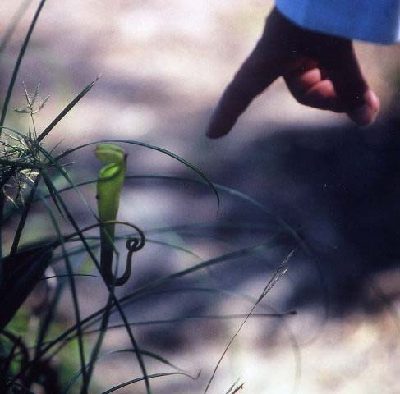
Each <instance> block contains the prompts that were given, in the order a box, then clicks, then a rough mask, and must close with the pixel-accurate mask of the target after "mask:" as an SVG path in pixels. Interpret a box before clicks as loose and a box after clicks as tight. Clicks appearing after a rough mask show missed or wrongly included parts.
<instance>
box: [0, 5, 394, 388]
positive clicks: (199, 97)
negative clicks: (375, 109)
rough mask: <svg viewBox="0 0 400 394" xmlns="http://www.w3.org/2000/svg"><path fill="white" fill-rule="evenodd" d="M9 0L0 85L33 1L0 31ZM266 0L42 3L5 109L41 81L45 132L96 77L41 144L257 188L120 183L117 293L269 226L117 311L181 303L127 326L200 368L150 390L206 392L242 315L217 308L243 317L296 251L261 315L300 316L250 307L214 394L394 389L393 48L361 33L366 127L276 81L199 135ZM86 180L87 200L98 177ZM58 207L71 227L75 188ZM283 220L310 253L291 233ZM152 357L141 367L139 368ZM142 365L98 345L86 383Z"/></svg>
mask: <svg viewBox="0 0 400 394" xmlns="http://www.w3.org/2000/svg"><path fill="white" fill-rule="evenodd" d="M21 5H22V6H24V10H25V11H24V13H23V15H22V17H21V19H20V21H19V23H18V24H17V26H16V30H15V32H14V33H13V35H12V37H11V40H10V43H9V45H8V46H7V48H6V49H5V50H4V52H3V53H1V61H0V75H1V79H0V89H1V92H2V93H1V96H2V97H4V92H5V90H6V88H7V84H8V81H9V77H10V74H11V70H12V67H13V65H14V63H15V58H16V55H17V53H18V51H19V48H20V45H21V42H22V40H23V37H24V36H25V34H26V31H27V28H28V26H29V23H30V21H31V19H32V15H33V13H34V10H35V8H36V7H37V2H36V1H22V0H21V1H14V0H13V1H11V0H3V1H2V2H1V4H0V16H1V20H2V23H1V26H0V32H1V33H2V34H3V33H4V32H5V29H6V27H7V23H8V22H10V21H12V20H13V18H15V17H16V16H18V15H19V9H20V7H21ZM271 7H272V1H268V0H246V1H245V0H234V1H232V0H203V1H199V2H194V1H188V0H169V1H161V0H146V1H140V0H114V1H112V2H110V1H104V0H86V1H80V0H65V1H64V2H62V3H60V2H56V1H51V0H49V1H48V3H47V4H46V5H45V9H44V10H43V13H42V15H41V17H40V21H39V23H38V25H37V27H36V29H35V32H34V35H33V37H32V42H31V44H30V47H29V48H28V50H27V53H26V56H25V58H24V61H23V64H22V69H21V72H20V76H19V79H18V81H17V85H16V89H15V93H14V95H13V99H12V107H14V108H15V107H20V106H23V105H24V91H23V84H22V83H23V82H24V83H25V85H26V86H27V88H28V89H31V90H34V89H35V87H36V86H37V84H38V83H40V93H41V95H42V96H43V97H45V96H47V95H50V99H49V101H48V103H47V104H46V106H45V107H44V109H43V110H42V111H41V112H40V114H39V116H37V118H36V125H37V128H38V129H43V128H44V127H45V126H46V125H47V124H48V123H49V122H50V121H51V120H52V119H53V118H54V117H55V116H56V115H57V114H58V113H59V112H60V110H61V109H62V108H63V107H64V106H65V105H66V104H67V103H68V102H69V101H70V100H71V99H72V98H73V97H74V95H76V94H77V93H78V92H79V91H80V90H81V89H82V88H83V87H84V86H85V85H86V84H88V83H89V82H90V81H92V80H93V79H95V78H96V77H97V76H98V75H101V78H100V80H99V81H98V82H97V83H96V85H95V87H94V88H93V89H92V91H91V92H90V93H89V94H88V95H87V96H86V97H85V98H84V99H83V100H82V101H81V102H80V103H79V104H78V105H77V106H76V107H75V108H74V109H73V111H71V113H69V114H68V115H67V117H66V118H65V119H64V120H63V121H62V122H61V123H60V124H59V125H58V126H57V128H56V129H55V130H54V131H53V133H52V135H51V136H50V137H49V138H48V139H47V141H46V144H47V146H49V147H52V146H55V145H56V144H60V145H59V146H58V147H57V149H59V150H62V149H64V148H66V147H71V146H74V145H78V144H81V143H86V142H90V141H93V140H98V139H102V138H116V139H134V140H139V141H142V142H145V143H149V144H154V145H158V146H160V147H163V148H166V149H169V150H171V151H172V152H174V153H176V154H178V155H179V156H181V157H183V158H185V159H186V160H188V161H190V162H191V163H193V164H194V165H196V166H197V167H198V168H200V169H201V170H202V171H203V172H204V173H205V174H206V176H207V177H208V178H209V179H210V180H211V181H212V182H215V183H216V184H219V185H223V186H226V187H227V188H230V189H234V190H237V191H240V192H241V193H243V194H245V195H247V196H249V197H251V198H252V199H255V200H257V201H258V202H259V205H255V204H253V203H252V202H251V201H249V199H246V198H244V197H243V195H241V194H239V193H233V192H230V193H229V192H224V191H221V195H220V198H221V202H220V207H219V209H218V207H217V202H216V198H215V196H214V195H213V193H212V191H210V190H209V189H208V188H207V187H206V186H204V185H203V184H201V183H196V182H193V181H182V180H170V181H167V180H165V179H164V180H159V179H158V180H157V179H132V180H129V181H127V185H126V188H125V190H124V194H123V200H122V205H121V207H120V212H119V217H120V219H121V220H128V221H131V222H133V223H135V224H136V225H138V226H139V227H140V228H142V229H143V230H145V231H146V232H147V234H148V238H149V239H150V241H154V242H148V245H147V246H146V248H145V249H144V250H143V251H141V252H140V253H138V254H137V255H136V256H135V263H134V264H135V266H134V275H133V278H132V280H131V281H130V282H129V283H128V285H127V286H126V287H125V288H123V289H122V290H121V294H125V293H127V292H129V291H132V289H135V288H137V287H138V286H140V285H141V284H143V283H146V282H147V281H148V280H151V279H154V278H157V277H159V276H163V275H165V274H167V273H171V272H175V271H177V270H180V269H183V268H185V267H189V266H191V265H194V264H196V263H198V262H199V261H201V260H206V259H209V258H212V257H216V256H220V255H224V254H227V253H230V252H233V251H236V250H239V249H243V248H250V247H252V246H255V245H259V244H265V243H266V242H267V241H268V242H269V243H268V245H267V246H265V247H264V248H263V249H262V250H261V251H257V253H253V254H244V255H243V256H242V257H240V258H236V259H232V260H229V261H227V262H225V263H223V264H221V265H218V266H215V267H211V268H210V269H209V270H208V271H204V272H202V273H199V274H196V275H194V276H191V277H188V278H187V279H185V280H183V279H182V280H177V281H175V282H173V283H170V284H169V285H168V287H166V288H163V289H162V291H161V290H160V292H159V293H158V294H152V295H151V296H148V297H145V298H144V299H143V300H141V301H140V302H139V301H138V302H136V303H134V304H132V305H131V306H130V307H129V309H128V311H129V317H130V318H131V319H132V321H136V322H140V321H142V322H143V321H154V320H168V319H176V321H175V322H174V323H163V324H161V323H159V324H143V325H139V326H137V327H135V332H136V334H137V337H138V340H139V343H141V344H142V346H143V347H144V348H146V349H150V350H153V351H155V352H158V353H160V354H162V355H164V356H165V357H167V358H169V359H170V360H171V361H173V363H174V364H177V365H178V366H179V367H181V368H183V369H184V370H185V371H188V372H190V373H191V374H193V375H196V374H197V373H198V372H199V371H201V375H200V378H198V379H196V380H190V379H187V378H184V377H179V376H178V377H175V376H173V377H165V378H160V379H155V380H154V386H153V387H154V393H160V394H170V393H171V394H172V393H176V394H178V393H182V394H191V393H201V392H203V391H204V387H205V384H206V382H207V380H208V379H209V377H210V375H211V373H212V370H213V368H214V366H215V365H216V363H217V361H218V358H219V356H220V355H221V354H222V351H223V350H224V347H225V346H226V344H227V343H228V341H229V339H230V337H231V336H232V335H233V334H234V333H235V331H236V330H237V328H238V327H239V325H240V323H241V321H242V319H241V318H235V319H217V318H212V317H217V316H223V315H230V314H246V313H247V312H248V311H249V310H250V309H251V306H252V304H253V303H254V302H255V300H256V299H257V298H258V296H259V295H260V294H261V292H262V291H263V288H264V287H265V285H266V283H267V282H268V280H269V279H270V278H271V276H272V274H273V272H274V270H275V269H276V267H277V266H278V265H279V263H280V262H281V261H282V260H283V259H284V258H285V257H286V256H287V255H288V253H289V252H290V251H291V250H293V249H296V252H295V254H294V256H293V257H292V258H291V260H290V261H289V269H288V274H287V275H286V276H285V277H284V278H283V279H282V280H281V281H279V282H278V284H277V285H276V286H275V287H274V288H273V290H272V291H271V292H270V293H269V294H268V295H267V297H266V298H265V299H264V300H263V301H262V303H261V304H260V305H259V307H258V309H257V312H259V313H268V312H274V311H275V312H282V313H285V312H287V311H292V310H295V311H297V315H294V316H289V317H285V318H279V319H277V318H266V317H264V318H263V317H258V318H252V319H249V321H248V322H247V324H246V325H245V326H244V328H243V329H242V331H241V332H240V335H239V336H238V338H237V339H236V341H235V342H234V344H233V346H232V348H231V349H230V351H229V352H228V354H227V356H226V357H225V358H224V360H223V362H222V364H221V366H220V369H219V371H218V372H217V375H216V378H215V381H214V383H213V385H212V387H211V389H210V392H212V393H225V392H227V391H228V389H229V387H230V386H231V385H232V383H234V382H235V381H236V380H237V379H240V381H241V382H244V388H243V390H242V392H243V393H250V394H255V393H257V394H258V393H259V394H264V393H270V392H273V393H278V394H281V393H282V394H286V393H292V392H297V393H302V394H306V393H307V394H311V393H343V394H344V393H346V394H347V393H352V394H353V393H354V394H355V393H364V394H365V393H366V394H367V393H371V394H373V393H374V394H375V393H382V394H384V393H388V394H389V393H391V394H392V393H395V392H399V384H398V376H399V373H400V366H399V363H398V359H399V356H400V342H399V329H400V326H399V320H398V319H399V318H398V312H399V307H400V304H399V295H400V294H399V293H400V271H399V257H400V243H399V239H400V229H399V223H400V209H399V207H400V205H399V204H400V202H399V201H400V199H399V198H400V179H399V175H400V155H399V149H400V136H399V133H400V115H399V92H400V90H399V81H400V78H399V75H400V73H399V71H400V61H399V59H400V58H399V53H400V49H399V47H398V46H377V45H369V44H365V43H357V52H358V54H359V56H360V59H361V64H362V68H363V69H364V71H365V73H366V75H367V77H368V80H369V81H370V84H371V86H372V87H373V88H374V90H375V91H376V92H377V93H378V95H379V96H380V98H381V101H382V111H381V114H380V116H379V118H378V120H377V122H376V124H375V125H374V126H372V127H369V128H367V129H361V128H358V127H355V126H354V125H352V124H351V123H350V122H349V121H348V120H347V119H346V117H345V116H343V115H338V114H330V113H326V112H320V111H316V110H312V109H308V108H305V107H303V106H301V105H299V104H298V103H296V102H295V100H294V99H293V98H292V97H291V96H290V95H289V94H288V92H287V90H286V88H285V85H284V83H283V81H281V80H279V81H277V82H276V83H275V84H274V85H273V86H272V87H271V88H270V89H269V90H268V92H266V93H265V94H264V95H262V96H260V97H259V98H258V99H257V100H256V101H255V102H254V103H253V104H252V106H251V107H250V109H249V110H248V111H247V112H246V113H245V114H244V115H243V116H242V117H241V118H240V120H239V122H238V124H237V125H236V127H235V129H234V130H233V131H232V132H231V134H229V136H227V137H225V138H222V139H220V140H217V141H211V140H208V139H207V138H206V137H205V135H204V131H205V128H206V125H207V122H208V119H209V117H210V114H211V112H212V109H213V107H214V105H215V104H216V102H217V100H218V98H219V96H220V94H221V93H222V90H223V88H224V87H225V86H226V84H227V83H228V82H229V80H230V79H231V77H232V76H233V73H234V72H235V71H236V69H237V68H238V67H239V65H240V64H241V62H242V61H243V60H244V58H245V57H246V56H247V55H248V53H249V52H250V51H251V49H252V48H253V46H254V43H255V41H256V39H257V38H258V37H259V35H260V34H261V32H262V29H263V24H264V19H265V17H266V15H267V14H268V12H269V10H270V9H271ZM6 124H8V125H10V126H11V125H18V127H20V128H22V129H25V130H26V129H27V128H28V124H29V122H28V118H27V117H26V116H25V117H24V115H20V114H12V115H10V116H9V118H8V121H7V123H6ZM127 150H128V152H129V156H128V173H129V174H130V175H162V176H174V177H184V178H190V179H197V180H198V178H196V176H195V175H194V174H193V173H192V172H190V170H188V169H187V168H185V167H184V166H183V165H181V164H180V163H178V162H176V161H174V160H172V159H171V158H168V157H165V156H164V155H162V154H160V153H159V152H153V151H149V150H147V149H145V148H140V147H128V148H127ZM74 162H75V164H74V165H73V166H71V172H72V174H74V179H75V180H76V181H79V180H84V179H88V178H94V177H95V176H96V172H97V170H98V167H99V166H98V163H97V162H96V160H95V157H94V154H93V148H87V149H86V150H85V151H82V152H81V153H80V154H79V155H76V156H75V157H74ZM83 193H84V194H85V196H86V197H87V199H88V200H89V201H90V202H91V203H92V204H93V206H94V207H95V199H94V194H95V191H94V188H90V187H88V188H87V189H84V190H83ZM71 203H74V204H75V207H74V210H75V212H77V215H78V217H79V218H81V219H82V223H84V222H85V220H89V217H90V216H89V215H88V213H87V212H86V211H87V208H86V207H85V206H84V205H82V204H81V203H80V202H79V201H78V199H76V198H75V199H74V197H73V196H72V193H71ZM86 216H87V218H86ZM85 218H86V219H85ZM283 222H284V223H286V224H287V225H288V226H289V227H290V229H291V231H293V232H295V233H296V236H297V237H298V239H301V240H302V241H303V242H304V244H306V245H307V250H304V248H299V247H298V241H296V240H295V239H294V238H293V236H290V235H288V231H287V228H283V227H282V223H283ZM38 223H39V224H38ZM48 227H49V226H48V224H47V222H46V219H45V218H43V217H42V216H40V215H39V216H37V217H36V218H35V220H34V221H33V220H32V231H31V232H30V233H29V232H28V233H27V234H25V238H26V240H32V239H35V238H38V237H40V236H42V235H45V234H46V231H48V230H47V229H48ZM165 244H172V245H179V247H180V248H185V250H190V251H191V253H187V252H185V251H182V250H178V249H176V248H171V247H168V246H166V245H165ZM81 280H82V281H83V280H85V281H86V282H84V283H81V284H82V285H83V284H84V286H81V287H82V288H81V290H80V291H81V297H83V300H84V301H85V302H84V304H83V309H84V313H85V314H86V313H87V314H88V313H90V312H91V311H93V310H96V309H97V308H99V307H101V306H102V305H104V302H105V301H104V300H105V299H104V294H103V293H102V290H101V286H100V285H99V284H98V283H97V281H95V280H90V279H81ZM212 289H213V291H211V290H212ZM216 289H218V291H216ZM65 305H66V308H64V309H63V311H62V312H60V321H64V322H65V324H67V323H66V322H68V321H69V322H71V321H72V319H73V317H72V311H71V313H70V312H68V305H69V301H68V299H67V298H66V300H65ZM202 316H203V318H199V317H202ZM204 316H209V318H205V317H204ZM114 323H115V324H117V323H118V320H117V318H115V322H114ZM127 346H129V341H128V338H127V337H126V333H125V331H124V330H123V329H120V330H119V329H115V330H111V331H110V333H109V334H108V335H107V338H106V349H118V348H126V347H127ZM159 368H160V367H159V365H157V364H155V365H154V366H153V365H152V364H150V369H151V371H152V372H157V371H159ZM139 374H140V372H139V371H138V368H137V365H136V361H135V359H134V358H133V357H132V355H123V356H113V357H111V358H110V359H109V360H107V361H104V362H100V363H99V365H98V367H97V369H96V374H95V380H96V385H97V387H98V388H99V391H100V388H101V389H106V388H108V387H110V386H112V385H114V384H117V383H118V382H121V381H124V380H129V379H131V378H133V377H135V376H138V375H139ZM125 390H126V391H123V390H120V391H119V392H121V393H122V392H126V393H132V392H135V393H142V392H144V389H143V387H142V385H140V384H139V385H135V386H131V387H128V388H127V389H125Z"/></svg>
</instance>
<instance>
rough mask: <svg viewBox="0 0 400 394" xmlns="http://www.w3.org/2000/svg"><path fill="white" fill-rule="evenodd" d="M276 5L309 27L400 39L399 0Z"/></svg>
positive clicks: (385, 40)
mask: <svg viewBox="0 0 400 394" xmlns="http://www.w3.org/2000/svg"><path fill="white" fill-rule="evenodd" d="M276 7H277V8H278V10H279V11H280V12H281V13H282V14H283V15H284V16H286V17H287V18H288V19H290V20H291V21H292V22H294V23H295V24H297V25H299V26H301V27H304V28H307V29H310V30H315V31H319V32H322V33H327V34H332V35H336V36H341V37H347V38H352V39H359V40H363V41H369V42H375V43H381V44H391V43H394V42H398V41H400V0H276Z"/></svg>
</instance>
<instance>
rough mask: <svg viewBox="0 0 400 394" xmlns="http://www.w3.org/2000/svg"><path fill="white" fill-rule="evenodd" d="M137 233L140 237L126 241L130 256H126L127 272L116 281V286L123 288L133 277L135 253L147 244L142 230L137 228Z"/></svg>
mask: <svg viewBox="0 0 400 394" xmlns="http://www.w3.org/2000/svg"><path fill="white" fill-rule="evenodd" d="M136 231H137V232H138V234H139V236H138V237H132V238H128V239H127V240H126V249H127V250H128V255H127V256H126V265H125V272H124V273H123V274H122V276H120V277H119V278H116V279H115V282H114V285H115V286H122V285H123V284H125V283H126V282H127V281H128V279H129V278H130V277H131V273H132V256H133V253H135V252H137V251H138V250H140V249H142V248H143V247H144V245H145V243H146V237H145V236H144V233H143V232H142V230H140V229H139V228H137V227H136Z"/></svg>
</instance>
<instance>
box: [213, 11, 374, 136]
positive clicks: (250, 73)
mask: <svg viewBox="0 0 400 394" xmlns="http://www.w3.org/2000/svg"><path fill="white" fill-rule="evenodd" d="M280 76H282V77H283V78H284V80H285V82H286V85H287V87H288V89H289V91H290V92H291V94H292V95H293V96H294V98H295V99H296V100H297V101H298V102H299V103H301V104H304V105H307V106H309V107H312V108H319V109H322V110H329V111H333V112H343V113H346V114H347V115H348V116H349V118H350V119H352V120H353V121H354V122H355V123H357V124H358V125H360V126H366V125H368V124H370V123H372V122H373V121H374V120H375V118H376V116H377V114H378V111H379V99H378V97H377V96H376V95H375V93H374V92H373V91H372V90H371V89H370V88H369V87H368V85H367V82H366V81H365V78H364V76H363V74H362V72H361V69H360V66H359V64H358V61H357V58H356V54H355V52H354V48H353V44H352V42H351V40H348V39H345V38H339V37H334V36H329V35H326V34H322V33H317V32H313V31H310V30H305V29H303V28H301V27H298V26H296V25H294V24H293V23H292V22H290V21H289V20H288V19H286V18H285V17H284V16H282V15H281V14H280V13H279V12H278V11H277V10H276V8H274V9H273V11H272V12H271V14H270V15H269V16H268V18H267V21H266V24H265V29H264V33H263V35H262V37H261V39H260V40H259V42H258V43H257V45H256V47H255V48H254V50H253V52H252V53H251V54H250V56H249V57H248V58H247V59H246V61H245V62H244V63H243V65H242V66H241V67H240V69H239V71H238V72H237V74H236V75H235V77H234V78H233V80H232V82H231V83H230V84H229V85H228V87H227V88H226V89H225V91H224V93H223V95H222V97H221V99H220V101H219V103H218V105H217V108H216V109H215V111H214V113H213V115H212V118H211V120H210V124H209V126H208V130H207V135H208V136H209V137H210V138H219V137H221V136H223V135H225V134H227V133H228V132H229V131H230V130H231V129H232V127H233V126H234V124H235V123H236V121H237V119H238V117H239V116H240V115H241V114H242V113H243V112H244V111H245V110H246V108H247V107H248V105H249V104H250V103H251V101H252V100H253V99H254V98H255V97H256V96H257V95H258V94H260V93H262V92H263V91H264V90H265V89H266V88H267V87H268V86H269V85H270V84H272V82H274V81H275V80H276V79H277V78H279V77H280Z"/></svg>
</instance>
